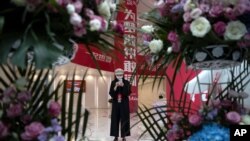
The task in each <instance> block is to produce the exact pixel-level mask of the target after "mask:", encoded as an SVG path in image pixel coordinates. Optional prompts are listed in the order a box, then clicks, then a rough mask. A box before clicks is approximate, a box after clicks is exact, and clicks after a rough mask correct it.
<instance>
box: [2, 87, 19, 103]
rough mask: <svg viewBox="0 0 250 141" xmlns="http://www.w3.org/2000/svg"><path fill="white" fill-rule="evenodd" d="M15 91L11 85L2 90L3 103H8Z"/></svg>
mask: <svg viewBox="0 0 250 141" xmlns="http://www.w3.org/2000/svg"><path fill="white" fill-rule="evenodd" d="M15 93H16V91H15V89H14V88H11V87H9V88H7V89H6V90H4V92H3V103H10V101H11V98H14V96H15Z"/></svg>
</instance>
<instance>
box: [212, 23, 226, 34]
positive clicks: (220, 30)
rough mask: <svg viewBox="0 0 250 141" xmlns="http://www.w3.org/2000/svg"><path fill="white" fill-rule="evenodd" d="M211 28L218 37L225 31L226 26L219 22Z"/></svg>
mask: <svg viewBox="0 0 250 141" xmlns="http://www.w3.org/2000/svg"><path fill="white" fill-rule="evenodd" d="M213 28H214V31H215V33H217V34H218V35H219V36H222V35H223V34H224V32H225V31H226V24H225V23H224V22H222V21H219V22H217V23H215V24H214V25H213Z"/></svg>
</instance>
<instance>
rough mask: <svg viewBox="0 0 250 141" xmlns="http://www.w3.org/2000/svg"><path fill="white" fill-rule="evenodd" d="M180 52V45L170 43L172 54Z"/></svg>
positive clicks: (178, 43)
mask: <svg viewBox="0 0 250 141" xmlns="http://www.w3.org/2000/svg"><path fill="white" fill-rule="evenodd" d="M180 50H181V43H180V42H179V41H178V42H174V43H172V51H173V52H175V53H178V52H180Z"/></svg>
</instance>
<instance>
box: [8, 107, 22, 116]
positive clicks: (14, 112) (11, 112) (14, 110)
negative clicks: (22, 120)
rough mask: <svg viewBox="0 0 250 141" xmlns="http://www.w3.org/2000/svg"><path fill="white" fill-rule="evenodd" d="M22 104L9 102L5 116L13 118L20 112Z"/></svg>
mask: <svg viewBox="0 0 250 141" xmlns="http://www.w3.org/2000/svg"><path fill="white" fill-rule="evenodd" d="M22 111H23V109H22V105H21V104H11V105H10V107H9V108H8V109H7V116H8V117H9V118H15V117H17V116H20V115H21V114H22Z"/></svg>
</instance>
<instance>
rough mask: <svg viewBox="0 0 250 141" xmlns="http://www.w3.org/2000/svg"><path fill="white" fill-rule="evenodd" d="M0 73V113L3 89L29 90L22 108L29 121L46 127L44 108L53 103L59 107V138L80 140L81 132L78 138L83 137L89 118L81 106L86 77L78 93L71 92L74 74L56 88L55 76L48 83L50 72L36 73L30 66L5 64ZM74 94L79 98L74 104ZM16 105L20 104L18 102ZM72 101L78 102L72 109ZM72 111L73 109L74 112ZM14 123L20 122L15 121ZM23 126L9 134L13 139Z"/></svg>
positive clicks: (47, 118) (45, 70) (18, 134)
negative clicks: (68, 84)
mask: <svg viewBox="0 0 250 141" xmlns="http://www.w3.org/2000/svg"><path fill="white" fill-rule="evenodd" d="M0 71H1V72H2V74H1V77H0V111H1V112H2V111H3V108H4V107H3V106H4V103H3V99H2V97H3V95H4V91H6V89H8V88H10V87H13V88H16V89H17V90H22V91H29V92H30V93H31V100H30V101H29V103H27V104H26V106H27V107H26V108H25V109H26V114H29V115H31V117H32V120H34V121H40V122H41V123H43V124H45V125H48V124H49V122H50V118H51V117H50V116H48V108H47V106H48V104H49V102H50V101H52V100H54V101H57V102H58V103H60V104H61V115H60V117H59V124H60V125H61V126H62V135H63V136H65V137H67V138H66V139H67V141H70V140H71V139H72V138H74V139H75V140H76V139H77V138H79V134H80V133H81V137H84V134H85V130H86V126H87V121H88V115H89V112H88V111H87V110H86V109H83V108H82V106H83V105H81V101H82V98H83V84H84V83H83V81H84V77H85V76H83V78H82V82H81V87H80V90H79V92H78V93H74V92H73V91H74V83H75V77H74V76H75V75H73V77H72V78H68V77H67V78H66V79H65V80H62V81H61V82H58V84H56V85H55V79H56V76H57V75H52V77H51V80H50V79H49V76H51V72H52V71H51V70H49V69H41V70H36V69H35V67H34V66H32V65H29V66H28V67H27V68H20V67H16V66H15V65H9V64H6V65H1V68H0ZM68 80H72V85H71V86H72V87H71V90H70V91H69V92H68V91H67V90H66V87H67V85H66V81H68ZM61 89H63V90H61ZM17 94H18V93H17ZM67 95H70V97H69V99H67V98H66V96H67ZM74 95H78V99H77V101H74V97H73V96H74ZM13 96H14V95H13ZM16 96H17V95H16ZM16 96H15V97H16ZM16 102H17V103H19V102H21V101H16ZM75 102H77V107H74V106H73V103H75ZM73 109H76V110H75V111H73ZM5 114H6V113H0V115H1V116H0V121H1V120H2V119H1V117H2V116H3V115H4V116H6V115H5ZM16 122H20V121H18V120H17V119H16ZM20 123H21V122H20ZM24 127H25V125H16V127H15V128H11V130H10V131H9V132H10V133H11V134H12V135H13V134H16V137H15V138H16V139H15V140H20V133H22V132H24ZM12 137H14V136H12Z"/></svg>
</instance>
